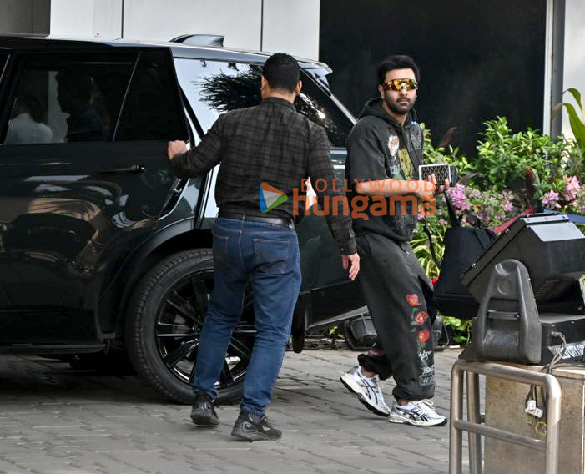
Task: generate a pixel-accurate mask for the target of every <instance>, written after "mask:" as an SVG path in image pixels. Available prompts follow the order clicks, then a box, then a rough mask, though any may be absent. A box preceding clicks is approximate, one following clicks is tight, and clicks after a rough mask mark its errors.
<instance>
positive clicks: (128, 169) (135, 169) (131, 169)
mask: <svg viewBox="0 0 585 474" xmlns="http://www.w3.org/2000/svg"><path fill="white" fill-rule="evenodd" d="M142 172H144V166H143V165H129V166H125V167H122V168H111V169H108V170H102V173H104V174H124V173H142Z"/></svg>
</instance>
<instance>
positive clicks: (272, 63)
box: [262, 53, 301, 92]
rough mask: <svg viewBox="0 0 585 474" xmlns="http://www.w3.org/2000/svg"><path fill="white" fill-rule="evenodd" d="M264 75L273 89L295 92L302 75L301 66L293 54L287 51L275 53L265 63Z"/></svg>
mask: <svg viewBox="0 0 585 474" xmlns="http://www.w3.org/2000/svg"><path fill="white" fill-rule="evenodd" d="M262 75H263V76H264V78H265V79H266V80H267V81H268V84H270V87H271V88H272V89H284V90H286V91H288V92H294V90H295V87H296V86H297V83H298V82H299V79H300V76H301V68H300V67H299V63H297V61H296V59H295V58H293V57H292V56H290V55H288V54H285V53H275V54H273V55H272V56H270V57H269V58H268V59H267V60H266V63H264V68H263V69H262Z"/></svg>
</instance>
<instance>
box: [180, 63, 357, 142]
mask: <svg viewBox="0 0 585 474" xmlns="http://www.w3.org/2000/svg"><path fill="white" fill-rule="evenodd" d="M175 67H176V70H177V75H178V77H179V83H180V84H181V87H182V88H183V91H184V93H185V95H186V96H187V98H188V99H189V102H190V103H191V106H192V107H193V109H194V112H195V115H196V117H197V119H198V121H199V124H200V125H201V128H202V129H203V130H204V131H207V130H208V129H209V128H210V127H211V125H212V124H213V122H214V121H215V119H217V117H218V115H219V114H220V113H222V112H227V111H230V110H234V109H239V108H242V107H251V106H253V105H257V104H258V102H259V101H260V74H261V67H260V66H258V65H254V64H241V63H225V62H219V61H205V60H192V59H180V58H179V59H175ZM301 79H302V81H303V91H302V93H301V95H300V96H299V97H298V98H297V100H296V102H295V106H296V108H297V110H298V111H299V112H300V113H302V114H304V115H305V116H307V117H308V118H309V119H310V120H312V121H313V122H315V123H318V124H319V125H322V126H323V127H324V128H325V130H326V132H327V135H328V136H329V140H330V141H331V145H332V146H334V147H344V146H345V140H346V138H347V134H348V133H349V131H350V129H351V127H352V123H351V121H350V119H349V118H348V117H347V116H346V115H345V114H344V113H343V112H342V111H341V110H340V109H339V108H338V107H337V105H336V104H335V103H334V102H333V100H332V99H331V97H330V96H329V95H328V94H327V93H325V92H324V91H323V90H321V89H320V88H319V87H318V86H317V84H315V82H314V81H313V79H312V78H310V77H309V76H308V75H306V74H305V73H304V72H303V73H302V78H301ZM195 127H196V125H195Z"/></svg>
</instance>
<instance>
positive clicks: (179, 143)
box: [169, 140, 188, 161]
mask: <svg viewBox="0 0 585 474" xmlns="http://www.w3.org/2000/svg"><path fill="white" fill-rule="evenodd" d="M187 151H188V149H187V144H186V143H185V142H184V141H183V140H173V141H172V142H169V160H171V161H172V160H173V158H174V157H175V155H179V154H182V153H187Z"/></svg>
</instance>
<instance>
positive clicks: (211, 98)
mask: <svg viewBox="0 0 585 474" xmlns="http://www.w3.org/2000/svg"><path fill="white" fill-rule="evenodd" d="M175 68H176V70H177V76H178V79H179V83H180V85H181V88H182V90H183V92H184V94H185V96H186V98H187V99H188V102H189V104H190V106H191V107H192V109H193V114H192V117H193V118H192V120H195V121H196V123H195V124H193V125H194V127H193V128H194V129H197V130H200V132H201V133H204V132H206V131H207V130H208V129H209V128H210V127H211V125H212V124H213V122H214V121H215V120H216V119H217V117H218V116H219V114H220V113H222V112H227V111H230V110H234V109H238V108H242V107H250V106H253V105H257V104H258V103H259V101H260V73H261V65H258V64H246V63H240V62H229V61H219V60H218V61H213V60H207V59H191V58H181V57H175ZM322 73H323V70H322V69H314V70H310V71H309V73H307V72H305V71H304V72H303V73H302V78H301V79H302V81H303V91H302V93H301V95H300V97H299V98H298V99H297V101H296V102H295V106H296V108H297V111H299V112H300V113H302V114H304V115H305V116H307V117H308V118H309V119H310V120H312V121H314V122H316V123H318V124H319V125H322V126H323V127H324V128H325V131H326V132H327V135H328V136H329V140H330V142H331V144H332V149H331V159H332V163H333V167H334V169H335V173H336V176H337V177H338V179H339V185H340V186H343V182H344V179H345V157H346V150H345V140H346V138H347V135H348V133H349V130H350V129H351V127H352V125H353V122H352V119H351V116H350V115H349V112H346V111H345V109H344V108H343V106H341V104H339V102H337V101H336V99H335V98H334V97H332V96H331V94H330V93H329V92H328V91H327V89H326V88H324V87H323V86H321V85H319V83H320V82H321V81H324V78H323V76H322ZM213 177H214V175H213V174H212V176H211V180H210V186H213V184H214V181H213ZM211 189H213V188H211ZM216 214H217V207H216V206H215V202H214V201H213V193H211V194H210V197H209V202H208V203H207V206H206V208H205V210H204V219H203V220H204V222H205V221H210V220H212V219H213V218H214V217H215V215H216ZM297 233H298V236H299V244H300V248H301V270H302V287H301V292H302V293H303V294H304V295H308V296H309V298H308V301H309V308H308V309H309V311H308V315H309V318H310V321H309V324H310V325H311V324H318V323H320V322H325V321H327V320H329V319H337V318H338V317H339V315H343V314H346V313H350V312H352V311H354V310H356V309H357V308H361V307H362V306H363V305H364V302H363V297H362V295H361V292H360V289H359V285H358V284H357V283H355V282H350V281H349V279H348V278H347V271H346V270H344V269H343V268H342V266H341V257H340V253H339V250H338V247H337V245H336V243H335V241H334V240H333V237H332V236H331V232H330V231H329V228H328V226H327V222H326V220H325V217H323V216H322V215H317V214H316V213H314V212H312V213H309V214H308V215H306V216H305V217H303V218H302V219H301V221H300V223H299V224H298V225H297Z"/></svg>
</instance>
